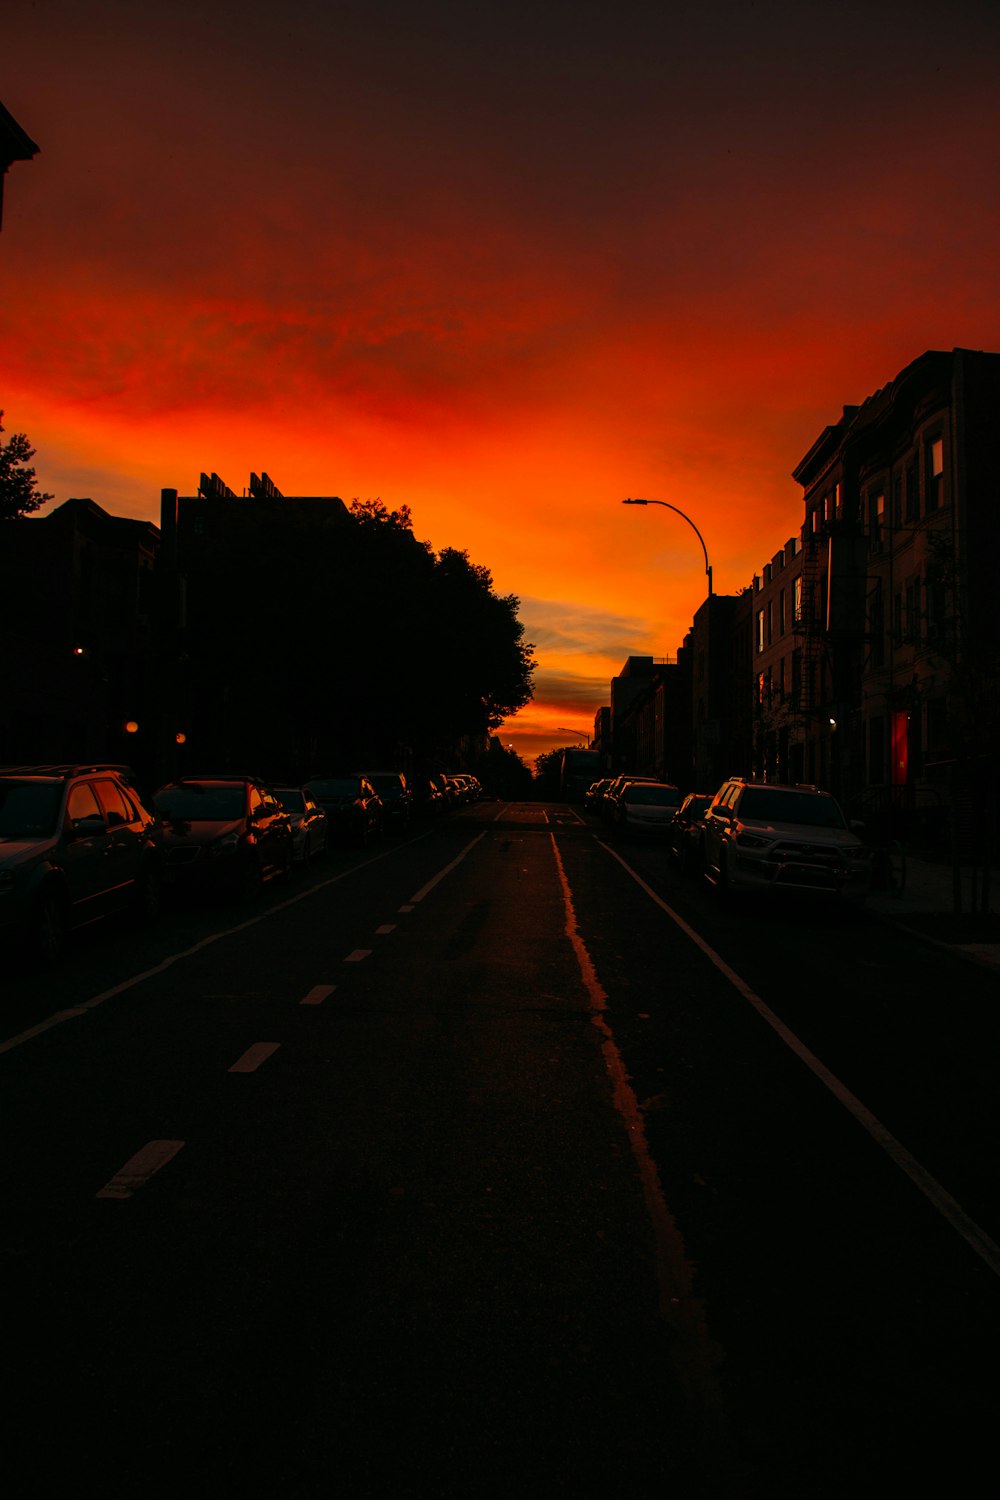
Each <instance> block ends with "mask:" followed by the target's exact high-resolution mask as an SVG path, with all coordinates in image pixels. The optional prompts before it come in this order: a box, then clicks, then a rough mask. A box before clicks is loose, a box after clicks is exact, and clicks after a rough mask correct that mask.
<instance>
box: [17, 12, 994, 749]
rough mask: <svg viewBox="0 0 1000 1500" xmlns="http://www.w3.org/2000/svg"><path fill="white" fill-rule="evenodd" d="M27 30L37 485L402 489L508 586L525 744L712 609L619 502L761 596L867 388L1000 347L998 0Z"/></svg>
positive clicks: (22, 210)
mask: <svg viewBox="0 0 1000 1500" xmlns="http://www.w3.org/2000/svg"><path fill="white" fill-rule="evenodd" d="M0 49H2V50H0V100H2V101H3V103H4V104H5V105H6V107H7V108H8V109H9V110H10V112H11V113H12V114H13V115H14V117H15V118H16V119H17V121H18V122H19V124H20V125H21V126H22V127H23V129H24V130H25V131H27V133H28V134H29V135H30V136H31V137H32V138H33V139H34V140H35V141H36V142H37V143H38V145H39V147H40V148H41V149H40V153H39V155H38V156H37V157H36V158H35V159H34V161H32V162H20V163H16V164H15V165H14V166H13V167H12V168H11V170H10V172H9V173H8V176H7V179H6V189H5V195H4V222H3V231H2V234H0V278H2V288H0V407H2V408H3V409H4V411H5V417H4V425H5V427H6V428H7V431H8V433H10V432H17V431H25V432H27V433H28V435H29V437H30V438H31V440H32V442H33V443H34V445H35V447H36V449H37V457H36V459H35V464H36V468H37V471H38V475H39V480H40V483H41V487H42V488H43V489H45V490H49V491H52V492H53V493H54V495H55V500H54V502H53V504H55V503H59V502H61V501H63V500H65V499H67V498H68V497H69V496H72V495H89V496H91V497H92V498H93V499H95V500H96V501H97V502H98V503H99V504H101V505H103V506H104V507H105V508H106V509H108V510H110V511H112V512H115V513H118V514H122V515H129V516H141V517H146V518H149V519H153V520H156V519H157V518H158V507H159V492H160V489H161V487H163V486H171V487H174V488H177V489H179V490H180V491H181V492H182V493H193V492H194V490H195V488H196V486H197V482H198V475H199V473H200V471H202V470H206V471H212V470H215V471H216V472H217V473H219V474H220V475H221V476H222V478H223V479H224V480H225V481H226V482H227V483H228V484H229V485H230V486H231V487H232V488H233V489H235V490H236V491H237V492H239V491H241V490H242V489H243V488H244V487H245V486H246V485H247V483H248V480H249V475H250V472H251V470H255V471H256V472H258V473H259V472H261V470H266V471H267V473H268V474H270V475H271V477H272V478H273V479H274V481H275V483H276V484H277V485H278V486H279V487H280V488H281V489H282V490H283V491H284V492H285V493H286V494H330V495H340V496H341V497H342V498H343V499H344V500H346V501H348V502H349V501H350V500H351V499H353V498H354V497H359V498H361V499H366V498H374V497H376V496H379V497H381V498H382V500H383V501H385V502H386V504H388V505H389V506H390V507H396V506H399V505H402V504H406V505H409V506H410V508H411V510H412V513H413V520H414V530H415V532H416V534H417V536H418V537H420V538H421V539H424V540H426V541H428V542H429V543H430V544H431V545H432V546H433V547H434V548H435V549H440V548H442V547H446V546H453V547H460V548H465V549H467V550H468V552H469V554H470V556H471V558H472V559H473V561H474V562H477V563H481V564H484V565H485V566H486V567H488V568H489V569H490V570H491V572H492V574H493V578H494V583H495V586H496V588H497V590H498V592H500V593H504V594H506V593H513V594H516V595H517V596H518V597H519V599H520V601H521V607H520V617H521V619H522V621H523V623H524V625H525V634H526V638H527V639H528V640H530V641H532V642H533V643H534V645H535V647H536V655H537V672H536V696H535V701H534V702H533V703H532V704H531V705H530V707H528V708H527V709H525V710H524V711H523V712H522V713H521V714H519V715H518V716H517V717H516V718H515V719H513V720H510V721H508V723H507V724H506V725H505V726H504V729H503V731H502V737H503V739H504V741H505V743H512V744H513V745H514V746H515V748H516V749H517V750H518V751H519V752H520V753H521V754H522V755H523V756H524V757H525V758H526V759H528V760H532V759H533V758H534V756H535V755H536V754H537V753H538V752H539V751H542V750H546V749H549V748H552V747H553V746H555V745H559V744H565V743H567V741H568V740H570V739H572V736H568V735H567V734H566V733H564V732H561V731H562V730H563V729H564V728H565V727H568V728H571V729H578V730H579V731H580V733H581V735H582V734H588V733H589V732H590V730H591V727H592V724H593V716H594V711H595V709H596V708H597V707H598V706H599V705H601V704H602V703H606V702H607V701H608V683H609V679H610V678H611V676H612V675H613V674H614V673H615V672H616V671H617V670H618V669H619V668H620V666H621V664H622V663H623V661H624V660H625V658H626V656H628V655H629V654H632V653H637V654H646V655H653V656H668V655H670V656H672V655H673V654H674V653H675V652H676V650H677V648H678V646H679V645H680V644H681V642H682V641H683V638H684V634H685V632H686V630H687V629H688V627H689V625H690V621H691V617H692V614H693V612H694V610H695V609H696V608H697V606H698V605H699V603H700V602H701V600H702V599H703V598H704V595H705V577H704V567H703V558H702V553H701V548H700V546H699V544H698V541H697V538H696V537H695V535H694V533H693V532H692V531H691V530H690V528H689V527H688V526H686V525H685V524H684V522H683V521H682V520H680V519H679V518H677V517H676V516H673V515H672V514H671V513H670V512H669V511H666V510H663V509H652V508H650V509H646V510H642V509H634V510H632V509H623V508H622V506H621V504H620V501H621V499H622V498H623V497H624V496H627V495H642V496H649V497H655V498H659V499H663V500H667V501H670V502H671V503H672V504H674V505H677V506H680V507H681V508H682V509H683V510H684V511H685V512H686V513H687V514H688V515H689V516H690V517H691V518H692V520H694V521H695V523H696V524H697V526H698V528H699V530H700V531H701V533H702V535H703V536H704V538H705V541H706V544H707V547H708V551H709V556H710V560H711V563H712V566H713V571H714V584H715V590H716V592H717V593H733V592H737V591H738V590H739V589H741V588H743V587H744V586H745V585H746V584H748V583H749V582H750V580H751V579H752V577H753V575H754V573H755V572H759V571H760V568H761V565H762V564H763V563H764V562H765V561H766V560H768V559H769V558H770V557H771V555H772V554H773V553H774V552H775V551H776V550H777V548H778V547H780V546H781V545H782V544H783V543H784V542H785V541H786V540H787V538H788V537H790V536H792V535H794V534H796V533H797V531H798V528H799V526H800V524H801V514H800V512H801V504H800V496H801V491H800V490H799V488H798V486H796V485H795V483H794V481H793V480H792V479H791V477H790V475H791V470H792V468H793V467H794V466H795V465H796V464H797V462H798V460H799V459H800V458H801V457H802V456H803V454H804V453H805V452H806V451H807V449H808V448H809V447H810V446H811V444H812V443H813V441H814V440H815V438H816V437H817V436H818V435H819V433H820V432H821V431H822V429H823V427H824V426H826V425H827V424H828V423H829V422H832V421H835V420H837V418H838V417H839V415H840V413H841V410H842V407H843V405H844V404H845V403H856V402H860V401H862V400H863V399H864V398H865V397H866V396H867V395H869V394H871V393H872V392H873V391H875V390H876V389H878V387H880V386H882V385H884V384H885V383H886V382H887V381H888V380H890V379H891V378H892V377H893V376H894V375H895V374H896V373H898V371H899V370H900V369H901V368H902V367H903V366H904V365H906V364H908V363H909V362H910V361H911V360H912V359H915V358H916V357H917V356H918V355H920V354H921V353H923V351H924V350H925V349H929V348H941V349H950V348H953V347H954V346H956V345H961V346H965V347H970V348H977V349H989V350H993V351H997V350H1000V291H998V267H1000V244H998V238H1000V236H998V229H1000V191H998V188H1000V180H998V179H1000V173H998V168H1000V87H998V78H1000V69H998V63H1000V6H998V5H997V4H996V3H995V0H989V3H985V0H984V3H979V0H975V3H965V0H958V3H954V4H951V5H949V6H943V5H940V4H933V5H931V4H925V3H922V0H909V3H905V4H904V3H898V0H885V3H879V0H866V3H863V4H862V3H853V0H848V3H838V4H836V5H833V4H812V3H806V0H800V3H791V0H758V3H750V0H745V3H736V0H716V3H712V0H706V3H703V4H701V5H690V4H686V5H675V4H671V3H660V4H656V5H654V4H647V3H641V4H640V3H631V0H616V3H614V4H611V3H600V4H598V3H588V0H573V3H563V0H559V3H550V0H534V3H532V4H526V3H522V0H506V3H503V4H499V3H492V0H477V3H475V4H473V3H468V0H461V3H460V0H451V3H447V0H425V3H420V4H417V3H384V0H363V3H361V0H358V3H355V0H350V3H338V0H285V3H284V4H282V5H280V6H278V5H274V4H267V5H265V4H263V3H256V0H241V3H235V0H233V3H229V0H201V3H189V0H142V3H141V4H140V3H137V0H96V3H88V0H36V3H34V4H31V5H29V4H21V5H18V6H12V7H9V8H8V10H7V11H6V12H5V14H4V18H3V23H2V27H0ZM49 508H51V506H50V507H49Z"/></svg>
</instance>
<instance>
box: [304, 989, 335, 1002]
mask: <svg viewBox="0 0 1000 1500" xmlns="http://www.w3.org/2000/svg"><path fill="white" fill-rule="evenodd" d="M336 988H337V986H336V985H335V984H314V985H313V987H312V989H311V990H310V991H309V993H308V995H306V996H305V997H304V998H303V999H302V1000H300V1001H299V1004H300V1005H322V1004H323V1001H324V1000H325V999H326V998H327V996H328V995H332V994H333V992H334V990H335V989H336Z"/></svg>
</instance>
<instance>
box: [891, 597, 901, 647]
mask: <svg viewBox="0 0 1000 1500" xmlns="http://www.w3.org/2000/svg"><path fill="white" fill-rule="evenodd" d="M892 643H893V645H894V646H901V645H902V644H903V596H902V594H894V595H893V598H892Z"/></svg>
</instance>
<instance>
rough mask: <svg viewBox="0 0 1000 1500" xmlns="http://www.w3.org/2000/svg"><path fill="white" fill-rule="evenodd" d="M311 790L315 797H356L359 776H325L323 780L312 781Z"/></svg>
mask: <svg viewBox="0 0 1000 1500" xmlns="http://www.w3.org/2000/svg"><path fill="white" fill-rule="evenodd" d="M309 790H310V791H311V792H312V794H313V796H314V797H329V798H336V797H356V796H357V795H358V778H357V777H356V776H330V777H324V779H323V780H322V781H310V783H309Z"/></svg>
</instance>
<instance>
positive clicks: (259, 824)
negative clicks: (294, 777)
mask: <svg viewBox="0 0 1000 1500" xmlns="http://www.w3.org/2000/svg"><path fill="white" fill-rule="evenodd" d="M153 806H154V808H155V810H156V813H157V815H158V817H159V819H160V822H161V824H162V828H163V849H164V855H165V867H164V868H165V874H166V881H167V888H168V889H171V890H174V891H184V890H191V891H198V892H204V891H215V892H218V893H221V894H225V895H232V896H235V897H237V898H238V899H240V900H245V901H249V900H251V899H252V898H253V897H254V896H256V894H257V892H258V891H259V890H260V888H261V886H262V885H263V884H264V883H265V881H268V880H273V879H275V878H282V877H285V878H287V877H288V876H289V875H290V874H291V871H292V862H293V858H294V844H293V836H292V825H291V819H290V818H289V816H288V814H287V813H286V812H285V810H284V808H283V807H282V805H281V803H280V802H279V800H278V798H277V796H276V794H275V792H274V791H273V790H272V789H271V788H270V787H269V786H268V785H267V784H266V783H265V782H263V781H260V780H258V779H257V778H256V777H253V776H185V777H182V778H181V779H180V780H178V781H171V782H168V783H167V784H166V785H165V786H161V787H160V789H159V791H157V792H155V793H154V795H153Z"/></svg>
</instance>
